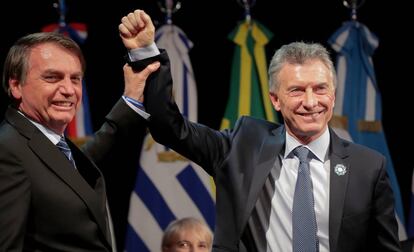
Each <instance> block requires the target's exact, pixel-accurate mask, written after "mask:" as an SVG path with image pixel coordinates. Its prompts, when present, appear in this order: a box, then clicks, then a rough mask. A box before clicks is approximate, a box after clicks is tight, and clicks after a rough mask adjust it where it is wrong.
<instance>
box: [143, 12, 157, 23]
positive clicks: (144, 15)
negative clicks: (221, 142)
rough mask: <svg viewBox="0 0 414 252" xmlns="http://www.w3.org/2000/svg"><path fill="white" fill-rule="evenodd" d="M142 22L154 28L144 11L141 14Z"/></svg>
mask: <svg viewBox="0 0 414 252" xmlns="http://www.w3.org/2000/svg"><path fill="white" fill-rule="evenodd" d="M141 18H142V21H143V22H144V23H145V25H146V26H151V27H154V24H153V23H152V21H151V17H150V16H149V15H148V14H147V13H145V12H144V11H142V12H141Z"/></svg>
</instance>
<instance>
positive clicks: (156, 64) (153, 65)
mask: <svg viewBox="0 0 414 252" xmlns="http://www.w3.org/2000/svg"><path fill="white" fill-rule="evenodd" d="M160 65H161V64H160V62H159V61H155V62H153V63H151V64H149V65H148V66H147V67H146V68H145V69H144V70H143V72H144V75H145V78H146V77H148V76H149V75H150V74H151V73H153V72H155V71H157V70H158V68H159V67H160Z"/></svg>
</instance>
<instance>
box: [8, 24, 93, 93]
mask: <svg viewBox="0 0 414 252" xmlns="http://www.w3.org/2000/svg"><path fill="white" fill-rule="evenodd" d="M44 43H54V44H57V45H59V46H62V47H63V48H66V49H68V50H69V51H71V52H72V53H74V54H75V55H76V56H78V58H79V60H80V62H81V65H82V71H83V72H84V71H85V67H86V64H85V59H84V57H83V54H82V51H81V49H80V47H79V46H78V44H77V43H76V42H75V41H73V40H72V39H71V38H69V37H67V36H65V35H63V34H60V33H57V32H39V33H32V34H29V35H26V36H24V37H22V38H20V39H19V40H17V41H16V43H14V45H13V46H12V47H11V48H10V50H9V52H8V54H7V57H6V60H5V62H4V68H3V88H4V91H5V92H6V93H7V94H8V96H9V97H10V98H11V99H13V97H12V95H11V92H10V87H9V80H10V79H11V78H14V79H17V80H18V81H19V82H24V81H25V78H26V75H27V68H28V64H29V56H30V51H31V49H32V48H33V47H35V46H37V45H39V44H44Z"/></svg>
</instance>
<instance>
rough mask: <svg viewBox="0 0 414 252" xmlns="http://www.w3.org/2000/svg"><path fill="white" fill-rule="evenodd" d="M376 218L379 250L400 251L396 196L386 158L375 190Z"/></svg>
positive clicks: (375, 227)
mask: <svg viewBox="0 0 414 252" xmlns="http://www.w3.org/2000/svg"><path fill="white" fill-rule="evenodd" d="M374 197H375V200H374V204H375V205H374V209H373V212H374V218H375V223H376V225H375V226H374V227H372V228H373V229H374V230H377V232H376V234H377V237H376V238H377V239H374V240H377V241H378V243H377V245H378V250H379V251H400V244H399V239H398V226H397V223H396V221H395V210H394V197H393V192H392V189H391V187H390V182H389V179H388V176H387V171H386V169H385V158H384V159H383V162H382V167H381V170H380V173H379V176H378V180H377V183H376V186H375V192H374Z"/></svg>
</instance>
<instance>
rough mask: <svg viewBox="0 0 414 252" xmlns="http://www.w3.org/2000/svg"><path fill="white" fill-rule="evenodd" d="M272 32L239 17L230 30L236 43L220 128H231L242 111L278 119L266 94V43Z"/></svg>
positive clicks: (265, 117) (267, 86) (260, 116)
mask: <svg viewBox="0 0 414 252" xmlns="http://www.w3.org/2000/svg"><path fill="white" fill-rule="evenodd" d="M272 36H273V34H272V33H271V32H270V31H269V30H268V29H267V28H265V27H264V26H263V25H261V24H260V23H258V22H257V21H254V20H251V21H250V22H247V21H242V22H240V23H239V24H238V25H237V27H236V28H235V29H234V30H233V31H232V32H231V33H230V34H229V39H230V40H232V41H233V42H234V43H235V44H236V47H235V49H234V56H233V64H232V69H231V80H230V97H229V100H228V103H227V107H226V111H225V114H224V118H223V120H222V122H221V129H225V128H232V127H233V126H234V123H235V122H236V120H237V119H238V118H239V117H240V116H242V115H250V116H253V117H257V118H262V119H266V120H268V121H273V122H275V121H277V119H276V118H277V117H276V112H275V110H274V109H273V107H272V104H271V102H270V98H269V83H268V75H267V62H266V53H265V45H266V44H267V43H268V42H269V40H270V39H271V37H272Z"/></svg>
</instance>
